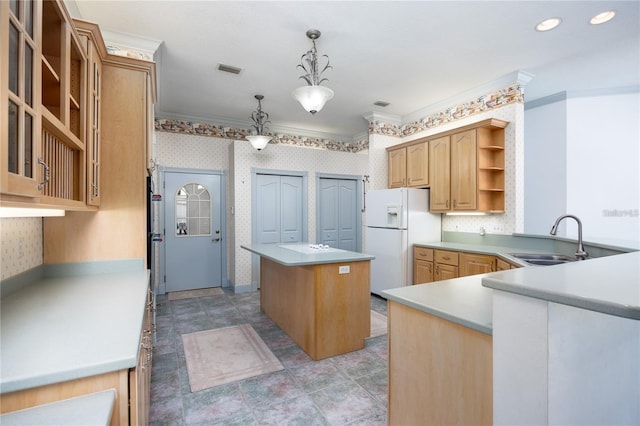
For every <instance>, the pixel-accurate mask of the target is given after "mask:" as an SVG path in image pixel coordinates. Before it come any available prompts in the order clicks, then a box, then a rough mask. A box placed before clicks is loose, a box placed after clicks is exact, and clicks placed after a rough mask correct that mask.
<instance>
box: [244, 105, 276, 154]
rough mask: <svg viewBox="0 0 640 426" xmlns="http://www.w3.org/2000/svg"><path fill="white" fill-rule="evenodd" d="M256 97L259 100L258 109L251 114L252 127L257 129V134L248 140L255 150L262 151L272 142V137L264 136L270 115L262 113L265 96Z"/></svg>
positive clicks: (248, 137)
mask: <svg viewBox="0 0 640 426" xmlns="http://www.w3.org/2000/svg"><path fill="white" fill-rule="evenodd" d="M254 97H255V98H256V99H257V100H258V109H257V110H255V111H253V113H252V114H251V120H252V121H253V126H252V127H253V128H254V129H255V131H256V134H255V135H249V136H247V137H246V139H247V140H248V141H249V142H251V146H253V148H254V149H255V150H257V151H262V150H263V149H264V148H265V147H266V146H267V144H268V143H269V141H270V140H271V136H267V135H265V134H264V130H265V127H264V125H265V124H267V123H269V114H267V113H266V112H264V111H262V100H263V99H264V96H262V95H255V96H254Z"/></svg>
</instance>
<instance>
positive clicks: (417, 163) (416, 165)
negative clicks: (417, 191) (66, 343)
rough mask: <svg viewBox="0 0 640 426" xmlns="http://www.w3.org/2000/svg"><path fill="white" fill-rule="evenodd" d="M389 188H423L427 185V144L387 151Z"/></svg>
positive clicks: (420, 143) (425, 142)
mask: <svg viewBox="0 0 640 426" xmlns="http://www.w3.org/2000/svg"><path fill="white" fill-rule="evenodd" d="M387 156H388V159H389V162H388V166H389V181H388V186H389V188H400V187H411V188H425V187H427V186H428V185H429V143H428V142H427V141H423V142H418V143H414V144H412V145H409V146H404V147H402V148H397V149H392V148H389V149H388V150H387Z"/></svg>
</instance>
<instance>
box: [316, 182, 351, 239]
mask: <svg viewBox="0 0 640 426" xmlns="http://www.w3.org/2000/svg"><path fill="white" fill-rule="evenodd" d="M319 185H320V187H319V189H318V190H319V191H320V197H319V200H320V201H319V202H320V205H319V208H318V212H319V217H318V220H319V222H320V235H319V237H318V242H319V243H321V244H327V245H329V246H331V247H335V248H340V249H343V250H350V251H356V250H357V247H358V246H357V235H358V233H357V214H358V211H357V196H358V194H357V190H356V181H355V180H349V179H332V178H321V179H320V183H319Z"/></svg>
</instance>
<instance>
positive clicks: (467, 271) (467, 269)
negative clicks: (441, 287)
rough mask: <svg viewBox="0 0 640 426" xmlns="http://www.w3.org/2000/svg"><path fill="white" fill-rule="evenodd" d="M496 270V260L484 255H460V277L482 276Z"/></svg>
mask: <svg viewBox="0 0 640 426" xmlns="http://www.w3.org/2000/svg"><path fill="white" fill-rule="evenodd" d="M495 270H496V258H495V257H494V256H487V255H484V254H471V253H460V276H461V277H466V276H468V275H477V274H484V273H487V272H494V271H495Z"/></svg>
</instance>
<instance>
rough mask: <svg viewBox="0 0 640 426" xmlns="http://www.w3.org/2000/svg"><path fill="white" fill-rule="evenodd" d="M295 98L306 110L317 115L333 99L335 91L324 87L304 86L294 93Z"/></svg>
mask: <svg viewBox="0 0 640 426" xmlns="http://www.w3.org/2000/svg"><path fill="white" fill-rule="evenodd" d="M293 97H294V98H295V99H296V100H297V101H298V102H300V104H301V105H302V107H303V108H304V109H305V110H307V111H308V112H310V113H311V114H315V113H316V112H318V111H320V110H321V109H322V107H323V106H324V104H326V103H327V101H329V100H331V98H333V90H331V89H329V88H328V87H324V86H302V87H298V88H297V89H296V90H294V91H293Z"/></svg>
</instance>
